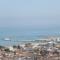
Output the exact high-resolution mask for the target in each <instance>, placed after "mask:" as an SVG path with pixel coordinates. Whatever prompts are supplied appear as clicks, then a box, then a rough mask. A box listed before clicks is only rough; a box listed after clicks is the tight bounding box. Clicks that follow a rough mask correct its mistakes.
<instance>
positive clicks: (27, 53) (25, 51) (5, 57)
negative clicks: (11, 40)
mask: <svg viewBox="0 0 60 60" xmlns="http://www.w3.org/2000/svg"><path fill="white" fill-rule="evenodd" d="M33 42H34V43H32V42H31V43H25V44H24V45H19V44H18V45H13V46H0V60H60V38H59V37H49V38H45V39H38V40H34V41H33Z"/></svg>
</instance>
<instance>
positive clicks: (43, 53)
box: [40, 50, 49, 60]
mask: <svg viewBox="0 0 60 60" xmlns="http://www.w3.org/2000/svg"><path fill="white" fill-rule="evenodd" d="M48 53H49V52H48V51H46V50H41V51H40V54H41V56H42V57H43V60H44V57H46V56H47V54H48Z"/></svg>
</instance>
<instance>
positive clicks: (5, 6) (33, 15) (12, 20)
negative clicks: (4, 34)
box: [0, 0, 60, 28]
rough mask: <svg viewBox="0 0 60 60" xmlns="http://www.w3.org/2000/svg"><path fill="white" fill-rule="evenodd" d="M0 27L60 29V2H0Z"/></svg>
mask: <svg viewBox="0 0 60 60" xmlns="http://www.w3.org/2000/svg"><path fill="white" fill-rule="evenodd" d="M0 27H23V28H24V27H29V28H30V27H32V28H34V27H38V28H57V27H60V0H0Z"/></svg>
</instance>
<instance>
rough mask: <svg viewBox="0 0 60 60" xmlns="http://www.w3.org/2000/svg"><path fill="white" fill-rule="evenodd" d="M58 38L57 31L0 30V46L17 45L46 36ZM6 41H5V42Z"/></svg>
mask: <svg viewBox="0 0 60 60" xmlns="http://www.w3.org/2000/svg"><path fill="white" fill-rule="evenodd" d="M54 35H56V36H59V35H60V30H59V29H44V28H43V29H41V28H12V27H10V28H0V45H4V46H5V45H6V46H8V45H9V46H10V45H18V44H22V43H26V42H27V41H28V42H29V41H34V40H38V39H40V38H44V37H47V36H54ZM6 39H7V40H6Z"/></svg>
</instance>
